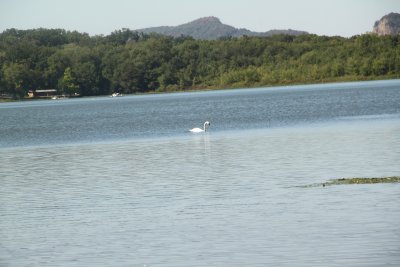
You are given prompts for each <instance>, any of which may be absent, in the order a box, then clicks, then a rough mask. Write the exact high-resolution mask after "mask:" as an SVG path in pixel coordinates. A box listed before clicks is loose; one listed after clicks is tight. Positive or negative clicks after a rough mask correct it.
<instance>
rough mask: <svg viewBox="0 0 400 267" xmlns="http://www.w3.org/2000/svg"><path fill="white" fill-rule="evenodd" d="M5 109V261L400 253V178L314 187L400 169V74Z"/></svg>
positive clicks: (332, 262) (0, 232)
mask: <svg viewBox="0 0 400 267" xmlns="http://www.w3.org/2000/svg"><path fill="white" fill-rule="evenodd" d="M206 120H209V121H211V127H210V131H209V132H207V133H202V134H191V133H189V132H188V129H189V128H192V127H202V125H203V122H204V121H206ZM0 121H1V125H0V183H1V186H0V266H10V267H11V266H126V267H128V266H138V267H139V266H141V267H142V266H318V267H319V266H371V267H372V266H374V267H377V266H400V224H399V222H400V205H399V203H400V184H372V185H371V184H370V185H340V186H327V187H318V186H315V187H304V185H310V184H314V183H322V182H325V181H327V180H329V179H332V178H341V177H360V176H361V177H381V176H391V175H400V164H399V163H400V80H390V81H377V82H359V83H339V84H325V85H305V86H293V87H277V88H266V89H262V88H259V89H241V90H223V91H210V92H197V93H176V94H165V95H143V96H126V97H121V98H109V97H97V98H84V99H69V100H57V101H50V100H47V101H29V102H17V103H1V104H0Z"/></svg>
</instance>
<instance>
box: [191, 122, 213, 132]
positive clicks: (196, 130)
mask: <svg viewBox="0 0 400 267" xmlns="http://www.w3.org/2000/svg"><path fill="white" fill-rule="evenodd" d="M210 125H211V123H210V122H209V121H206V122H205V123H204V125H203V129H200V128H193V129H190V130H189V131H191V132H192V133H202V132H206V131H207V129H208V127H210Z"/></svg>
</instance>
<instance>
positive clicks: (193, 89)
mask: <svg viewBox="0 0 400 267" xmlns="http://www.w3.org/2000/svg"><path fill="white" fill-rule="evenodd" d="M342 78H343V79H327V80H322V81H319V82H318V81H310V82H288V83H276V84H266V85H259V84H254V85H247V86H239V85H238V86H231V87H221V86H204V87H202V86H196V87H188V88H185V89H180V90H153V91H148V92H136V93H132V94H124V95H125V96H134V95H152V94H171V93H189V92H207V91H218V90H235V89H244V88H248V89H257V88H279V87H282V88H287V87H289V86H302V85H326V84H344V83H357V82H374V81H377V82H378V81H392V80H400V77H399V76H398V75H392V76H385V77H372V78H368V77H361V78H359V79H346V77H342ZM105 96H108V94H107V95H91V96H80V97H76V96H74V97H67V99H68V98H85V97H105ZM36 100H53V99H51V97H48V98H29V97H25V98H22V99H13V98H12V97H7V98H1V97H0V103H9V102H20V101H36Z"/></svg>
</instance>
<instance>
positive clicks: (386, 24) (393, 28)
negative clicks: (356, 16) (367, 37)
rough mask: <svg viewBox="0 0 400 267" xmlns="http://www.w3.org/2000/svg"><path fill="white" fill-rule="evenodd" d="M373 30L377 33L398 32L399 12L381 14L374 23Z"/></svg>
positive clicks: (390, 33) (399, 30)
mask: <svg viewBox="0 0 400 267" xmlns="http://www.w3.org/2000/svg"><path fill="white" fill-rule="evenodd" d="M373 32H374V33H376V34H378V35H397V34H400V14H399V13H390V14H387V15H386V16H383V17H382V18H381V19H380V20H378V21H376V22H375V24H374V28H373Z"/></svg>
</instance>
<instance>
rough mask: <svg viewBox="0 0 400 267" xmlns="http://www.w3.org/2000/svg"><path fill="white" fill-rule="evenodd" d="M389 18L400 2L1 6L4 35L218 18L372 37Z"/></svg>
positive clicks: (41, 2) (18, 0)
mask: <svg viewBox="0 0 400 267" xmlns="http://www.w3.org/2000/svg"><path fill="white" fill-rule="evenodd" d="M390 12H396V13H400V0H112V1H109V0H0V32H2V31H4V30H5V29H8V28H17V29H33V28H39V27H43V28H63V29H66V30H77V31H79V32H87V33H89V34H90V35H96V34H104V35H107V34H110V33H111V32H112V31H114V30H117V29H121V28H130V29H132V30H133V29H140V28H146V27H153V26H161V25H163V26H164V25H168V26H175V25H179V24H183V23H186V22H189V21H192V20H194V19H197V18H200V17H205V16H216V17H218V18H220V19H221V21H222V22H223V23H225V24H229V25H232V26H234V27H236V28H247V29H249V30H252V31H268V30H271V29H289V28H290V29H295V30H304V31H308V32H310V33H316V34H319V35H329V36H332V35H341V36H346V37H349V36H352V35H356V34H363V33H365V32H368V31H371V30H372V27H373V24H374V22H375V21H376V20H379V19H380V18H381V17H382V16H384V15H386V14H388V13H390Z"/></svg>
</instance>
